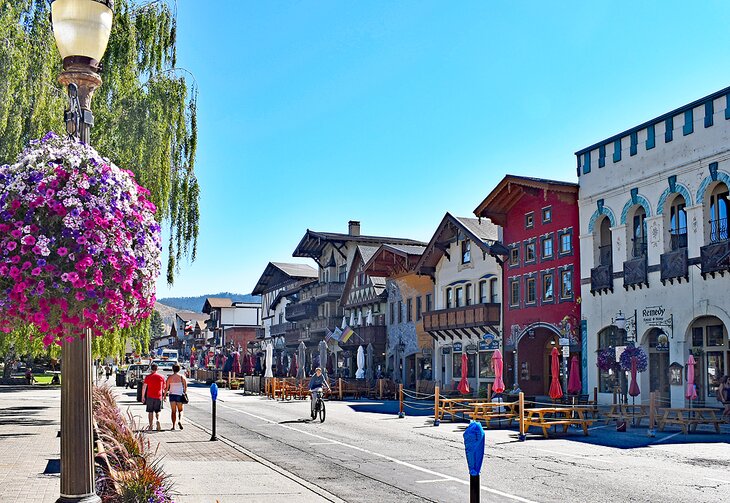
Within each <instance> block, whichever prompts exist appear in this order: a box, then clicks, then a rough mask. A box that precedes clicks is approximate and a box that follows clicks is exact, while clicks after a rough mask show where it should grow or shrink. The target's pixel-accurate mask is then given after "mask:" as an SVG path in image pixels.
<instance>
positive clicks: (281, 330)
mask: <svg viewBox="0 0 730 503" xmlns="http://www.w3.org/2000/svg"><path fill="white" fill-rule="evenodd" d="M296 328H297V324H296V323H292V322H290V321H287V322H284V323H277V324H276V325H271V328H270V329H269V332H270V333H271V336H272V337H276V336H279V335H286V333H287V332H291V331H292V330H296Z"/></svg>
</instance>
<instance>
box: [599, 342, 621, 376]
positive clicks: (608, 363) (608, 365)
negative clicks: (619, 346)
mask: <svg viewBox="0 0 730 503" xmlns="http://www.w3.org/2000/svg"><path fill="white" fill-rule="evenodd" d="M596 365H597V366H598V368H599V369H601V371H603V372H608V371H609V370H611V369H614V370H615V369H616V367H617V366H618V364H617V363H616V348H614V347H608V348H604V349H600V350H598V356H597V358H596Z"/></svg>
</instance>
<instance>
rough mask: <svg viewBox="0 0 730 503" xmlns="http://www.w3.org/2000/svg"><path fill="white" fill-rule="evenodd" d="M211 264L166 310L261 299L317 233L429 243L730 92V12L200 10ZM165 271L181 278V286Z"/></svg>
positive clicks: (246, 5)
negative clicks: (212, 300)
mask: <svg viewBox="0 0 730 503" xmlns="http://www.w3.org/2000/svg"><path fill="white" fill-rule="evenodd" d="M178 16H179V17H178V65H179V66H181V67H184V68H186V69H187V70H190V71H191V72H192V73H193V74H194V75H195V79H196V80H197V82H198V85H199V89H200V98H199V103H198V106H199V145H198V157H197V173H198V176H199V179H200V183H201V191H202V194H201V225H200V240H199V247H198V259H197V260H196V261H195V262H194V263H193V264H189V263H184V264H182V268H181V271H180V273H179V274H178V277H177V280H176V282H175V285H174V286H173V287H172V288H168V287H167V285H166V284H165V280H164V277H161V278H160V281H159V282H158V297H166V296H183V295H185V296H187V295H198V294H204V293H212V292H217V291H223V290H227V291H234V292H240V293H247V292H250V291H251V290H252V289H253V287H254V285H255V283H256V281H257V279H258V278H259V276H260V275H261V273H262V272H263V269H264V267H265V266H266V264H267V262H269V261H290V260H291V261H299V260H301V259H292V257H291V254H292V252H293V251H294V248H295V247H296V245H297V243H298V242H299V240H300V239H301V237H302V236H303V234H304V232H305V230H306V229H307V228H310V229H314V230H321V231H332V232H346V231H347V221H348V220H352V219H354V220H360V221H361V222H362V232H363V233H364V234H376V235H391V236H401V237H410V238H414V239H421V240H425V241H427V240H428V239H429V238H430V236H431V233H432V232H433V231H434V230H435V227H436V225H437V224H438V222H439V221H440V219H441V217H442V216H443V214H444V213H445V212H446V211H450V212H452V213H453V214H456V215H461V216H471V215H472V210H473V209H474V208H475V207H476V206H477V204H478V203H479V202H481V200H482V199H483V198H484V197H485V196H486V195H487V193H488V192H489V191H490V190H491V189H492V188H493V186H494V185H495V184H496V183H497V182H498V181H499V180H500V179H501V178H502V177H503V176H504V175H505V174H506V173H513V174H520V175H526V176H541V177H548V178H555V179H558V180H568V181H576V177H575V157H574V155H573V153H574V152H575V151H576V150H578V149H580V148H582V147H585V146H588V145H590V144H593V143H595V142H596V141H599V140H601V139H604V138H607V137H609V136H611V135H612V134H615V133H617V132H620V131H623V130H625V129H627V128H629V127H631V126H634V125H637V124H639V123H641V122H644V121H645V120H648V119H650V118H652V117H654V116H658V115H660V114H662V113H664V112H667V111H669V110H671V109H673V108H676V107H678V106H681V105H683V104H685V103H688V102H690V101H693V100H695V99H697V98H700V97H702V96H704V95H707V94H710V93H711V92H713V91H716V90H719V89H722V88H724V87H726V86H728V85H730V65H728V54H729V53H728V47H730V30H727V26H728V25H729V24H730V10H728V9H727V8H726V5H725V4H723V2H697V3H695V2H669V1H661V2H659V1H656V2H654V1H646V2H611V3H608V2H598V1H590V2H562V1H561V2H557V1H555V2H545V1H542V2H537V1H535V2H496V1H480V2H430V1H418V2H416V1H397V2H395V1H388V2H386V1H359V2H354V1H237V0H228V1H223V0H221V1H220V2H216V3H215V6H214V7H212V6H211V4H210V3H209V2H203V1H192V0H186V1H181V2H179V5H178ZM163 276H164V275H163Z"/></svg>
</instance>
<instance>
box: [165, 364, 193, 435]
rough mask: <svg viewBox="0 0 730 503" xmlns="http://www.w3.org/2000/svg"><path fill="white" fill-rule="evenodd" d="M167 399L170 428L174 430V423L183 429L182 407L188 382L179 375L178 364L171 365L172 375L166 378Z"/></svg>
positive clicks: (185, 401) (185, 398) (185, 400)
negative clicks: (170, 421) (168, 402)
mask: <svg viewBox="0 0 730 503" xmlns="http://www.w3.org/2000/svg"><path fill="white" fill-rule="evenodd" d="M165 391H166V393H167V397H168V399H169V400H170V418H171V419H172V428H170V429H171V430H174V429H175V421H176V420H177V425H178V426H179V427H180V429H181V430H182V429H183V422H182V418H183V405H184V404H185V403H187V393H188V381H187V380H186V379H185V376H183V375H182V374H181V373H180V364H178V363H174V364H173V365H172V375H171V376H170V377H168V378H167V384H166V385H165Z"/></svg>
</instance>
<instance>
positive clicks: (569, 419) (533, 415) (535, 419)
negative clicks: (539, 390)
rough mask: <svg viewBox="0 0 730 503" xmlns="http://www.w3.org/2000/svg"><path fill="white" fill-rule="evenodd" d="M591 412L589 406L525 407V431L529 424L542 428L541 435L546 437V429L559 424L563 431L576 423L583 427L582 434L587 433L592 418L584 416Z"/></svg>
mask: <svg viewBox="0 0 730 503" xmlns="http://www.w3.org/2000/svg"><path fill="white" fill-rule="evenodd" d="M590 412H591V407H537V408H534V409H525V431H527V430H528V429H529V428H530V426H535V427H537V428H542V435H543V437H545V438H548V429H549V428H550V427H552V426H557V425H560V426H562V427H563V433H566V432H567V431H568V428H569V427H570V425H577V426H580V427H581V428H583V434H585V435H588V427H589V426H590V425H591V424H593V421H594V420H593V419H588V418H586V413H590Z"/></svg>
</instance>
